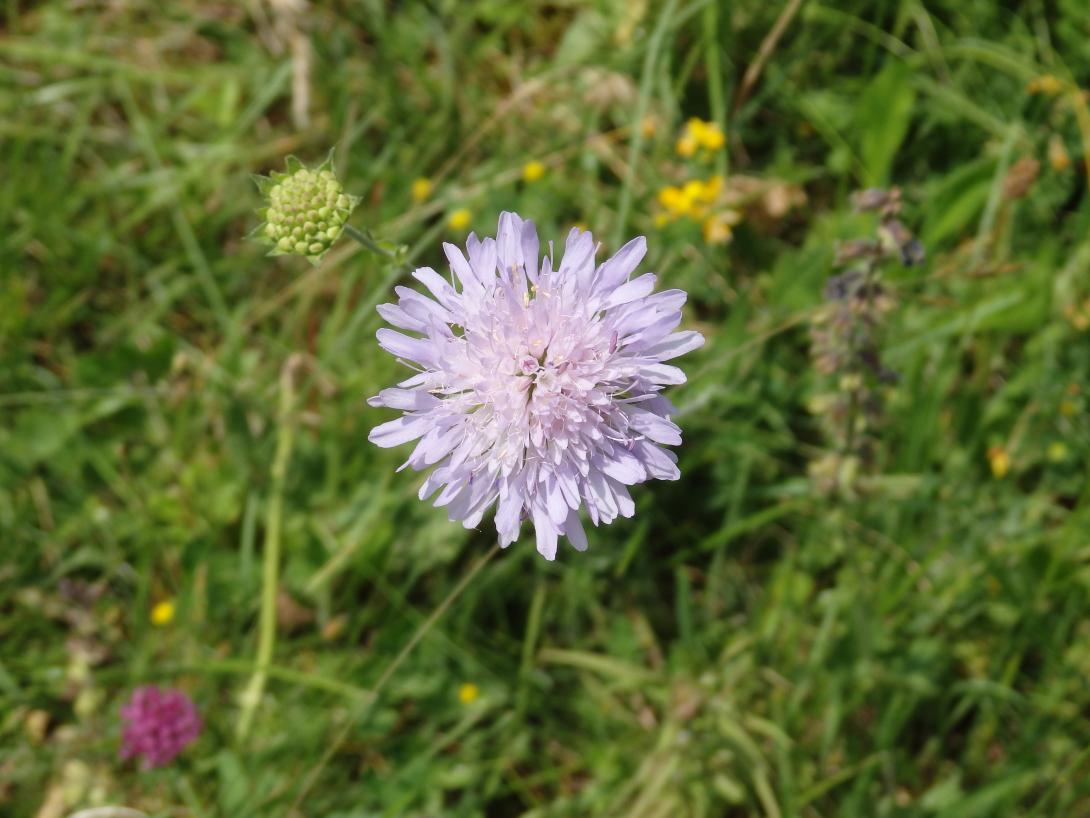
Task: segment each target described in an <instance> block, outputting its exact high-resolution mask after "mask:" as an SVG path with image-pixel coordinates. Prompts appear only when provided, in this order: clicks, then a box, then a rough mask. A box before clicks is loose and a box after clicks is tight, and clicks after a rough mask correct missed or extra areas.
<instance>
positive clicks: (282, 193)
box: [254, 152, 359, 264]
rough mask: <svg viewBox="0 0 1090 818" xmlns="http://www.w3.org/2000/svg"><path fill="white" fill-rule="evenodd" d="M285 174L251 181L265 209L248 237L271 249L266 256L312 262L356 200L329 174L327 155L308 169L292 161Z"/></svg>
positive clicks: (330, 241)
mask: <svg viewBox="0 0 1090 818" xmlns="http://www.w3.org/2000/svg"><path fill="white" fill-rule="evenodd" d="M286 164H287V172H286V173H277V172H275V171H274V172H273V173H272V174H271V175H270V176H255V177H254V181H255V182H256V183H257V187H258V189H259V190H260V191H261V193H262V195H263V196H264V197H265V201H266V207H264V208H263V209H261V210H260V211H258V213H259V214H260V215H261V217H262V218H263V219H264V222H263V223H262V224H261V225H260V226H259V227H258V228H257V230H256V231H255V234H254V237H255V238H258V239H259V240H260V241H262V242H264V243H265V244H268V245H271V246H272V249H271V250H270V251H269V255H270V256H280V255H294V256H306V257H307V258H309V259H310V260H311V262H312V263H314V264H317V263H318V260H319V259H321V257H322V256H323V255H324V254H325V253H326V252H327V251H328V250H329V249H330V248H331V247H332V246H333V244H334V242H336V241H337V239H338V238H339V237H340V235H341V230H342V229H343V228H344V224H345V222H346V221H348V217H349V216H350V215H351V214H352V210H353V209H354V208H355V207H356V205H357V204H358V202H359V199H358V198H357V197H355V196H350V195H349V194H347V193H345V191H344V188H343V187H342V186H341V183H340V180H338V179H337V176H336V174H335V173H334V171H333V154H332V152H331V153H330V155H329V157H328V158H327V159H326V160H325V161H324V162H323V163H322V164H321V165H319V166H318V167H316V168H314V169H313V170H311V169H309V168H306V167H304V166H303V165H302V163H300V162H299V160H298V159H296V158H295V157H294V156H289V157H288V159H287V163H286Z"/></svg>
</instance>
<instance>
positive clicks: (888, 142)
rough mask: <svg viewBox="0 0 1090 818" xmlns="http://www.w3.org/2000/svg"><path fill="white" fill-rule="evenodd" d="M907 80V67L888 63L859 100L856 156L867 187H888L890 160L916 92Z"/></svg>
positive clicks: (905, 128)
mask: <svg viewBox="0 0 1090 818" xmlns="http://www.w3.org/2000/svg"><path fill="white" fill-rule="evenodd" d="M910 80H911V71H910V69H909V68H908V66H907V65H905V64H904V63H903V62H900V61H892V62H889V63H887V64H886V66H885V68H883V69H882V71H881V72H880V73H879V74H878V76H877V77H875V78H874V79H873V80H872V81H871V83H870V84H869V85H868V86H867V87H866V88H865V89H864V91H863V94H862V95H861V97H860V99H859V107H858V108H857V109H856V127H857V128H859V155H860V158H861V159H862V160H863V171H864V173H865V174H866V181H867V184H869V185H878V186H881V185H885V184H888V183H889V174H890V169H891V168H892V166H893V158H894V156H896V154H897V150H898V149H899V148H900V147H901V143H902V142H904V139H905V135H906V134H907V133H908V126H909V124H910V123H911V122H912V109H913V106H914V104H915V101H916V92H915V90H913V88H912V85H911V82H910Z"/></svg>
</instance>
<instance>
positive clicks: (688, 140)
mask: <svg viewBox="0 0 1090 818" xmlns="http://www.w3.org/2000/svg"><path fill="white" fill-rule="evenodd" d="M698 147H700V144H699V143H698V142H697V141H696V137H695V136H693V135H692V134H691V133H689V132H688V131H686V132H685V133H683V134H682V135H681V136H680V137H678V140H677V145H676V146H675V149H676V150H677V153H678V156H684V157H686V158H688V157H690V156H692V155H693V154H694V153H696V149H697V148H698Z"/></svg>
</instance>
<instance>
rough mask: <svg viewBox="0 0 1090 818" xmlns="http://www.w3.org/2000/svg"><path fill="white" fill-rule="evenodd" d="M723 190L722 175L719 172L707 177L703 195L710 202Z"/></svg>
mask: <svg viewBox="0 0 1090 818" xmlns="http://www.w3.org/2000/svg"><path fill="white" fill-rule="evenodd" d="M722 190H723V177H722V176H720V175H719V174H716V175H715V176H710V177H708V181H706V182H705V183H704V196H705V198H706V199H707V200H708V201H709V202H710V201H712V200H713V199H715V198H716V197H717V196H718V195H719V194H720V193H721V192H722Z"/></svg>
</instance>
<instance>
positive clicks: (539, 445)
mask: <svg viewBox="0 0 1090 818" xmlns="http://www.w3.org/2000/svg"><path fill="white" fill-rule="evenodd" d="M444 249H445V250H446V255H447V259H448V260H449V262H450V268H451V271H452V272H453V275H454V277H456V279H457V282H458V285H457V286H456V285H453V284H452V283H450V282H448V281H447V280H446V279H444V278H443V277H442V276H441V275H439V274H438V273H437V272H435V270H433V269H431V268H429V267H423V268H421V269H419V270H417V271H416V272H415V273H413V277H414V278H416V280H417V281H419V282H421V283H422V284H423V285H424V286H425V287H426V288H427V289H428V291H429V292H430V293H431V297H430V298H429V297H428V296H426V295H423V294H421V293H419V292H417V291H416V290H412V289H409V288H408V287H398V288H397V289H396V292H397V294H398V296H400V301H399V302H398V303H397V304H383V305H381V306H380V307H379V308H378V310H379V313H380V314H381V315H382V317H383V318H384V319H386V321H387V322H389V323H390V324H393V325H394V326H395V327H398V328H400V329H402V330H406V331H408V332H409V333H413V334H412V335H406V334H404V333H401V332H396V331H394V330H392V329H385V328H384V329H380V330H379V331H378V341H379V344H380V345H381V346H382V348H383V349H385V350H386V351H387V352H389V353H391V354H393V355H395V356H397V357H398V358H400V359H401V360H402V361H403V362H404V363H406V364H408V365H409V366H411V367H412V368H414V369H416V370H417V373H416V374H415V375H413V376H412V377H411V378H409V379H408V380H406V381H403V382H402V383H400V384H398V386H397V387H396V388H393V389H384V390H382V391H381V392H380V393H379V394H378V396H377V397H374V398H372V399H371V400H370V401H369V402H370V404H371V405H372V406H386V407H389V408H391V409H400V410H402V412H403V414H402V415H401V417H399V418H397V419H396V420H391V421H390V422H388V423H383V424H382V425H381V426H378V427H376V428H374V429H372V430H371V434H370V436H369V439H370V440H371V442H373V443H375V444H377V445H379V446H383V447H388V446H397V445H399V444H401V443H407V442H409V441H411V440H417V439H419V442H418V443H417V444H416V448H415V449H414V450H413V453H412V455H411V456H410V457H409V459H408V461H406V463H405V464H404V465H403V466H402V467H401V468H404V467H405V466H412V467H413V468H414V469H417V470H420V469H425V468H427V467H429V466H434V467H435V468H434V469H433V470H432V472H431V473H430V474H429V475H428V477H427V479H425V481H424V484H423V486H422V487H421V489H420V499H422V500H423V499H426V498H427V497H429V496H430V495H432V494H433V493H434V492H435V491H437V490H439V489H441V491H439V496H438V497H437V498H436V500H435V505H436V506H446V507H447V510H448V513H449V516H450V519H451V520H461V521H462V524H463V525H464V526H465V527H466V528H474V527H476V526H477V524H478V523H480V521H481V518H482V517H483V516H484V514H485V512H486V511H488V509H489V508H491V507H492V505H493V504H496V529H497V531H498V532H499V541H500V545H502V546H505V547H506V546H508V545H510V544H511V543H513V542H514V541H515V540H517V539H518V535H519V526H520V523H521V521H522V520H524V519H528V520H531V521H532V523H533V526H534V528H535V530H536V533H537V550H538V551H539V552H540V553H541V554H542V555H543V556H544V557H545V558H546V559H549V560H551V559H554V558H555V556H556V543H557V538H558V537H559V536H560V535H565V536H566V537H567V538H568V540H569V541H570V542H571V544H572V545H573V546H574V547H575V548H576V549H577V550H579V551H583V550H585V549H586V547H587V537H586V533H585V532H584V531H583V526H582V523H581V522H580V519H579V512H580V508H581V507H586V510H587V514H588V515H589V516H590V519H591V522H593V523H594V524H595V525H598V523H599V522H602V523H611V522H612V521H613V520H614V519H616V518H617V517H618V516H621V517H631V516H632V514H633V513H634V511H635V506H634V504H633V502H632V498H631V496H630V495H629V493H628V486H630V485H633V484H635V483H642V482H643V481H645V480H650V479H652V478H654V479H659V480H676V479H677V478H678V477H679V476H680V472H679V471H678V468H677V465H676V463H677V458H676V457H675V455H674V454H673V452H671V451H669V450H668V449H665V448H663V446H665V445H676V444H678V443H680V442H681V435H680V430H679V429H678V427H677V426H676V425H675V424H674V423H673V422H672V421H671V420H670V415H671V414H673V413H674V412H675V411H676V409H675V408H674V407H673V405H672V404H671V403H670V402H669V401H668V400H667V399H666V398H664V397H663V396H662V395H661V392H662V389H663V387H665V386H667V385H670V384H679V383H684V382H685V375H684V374H683V373H682V371H681V370H680V369H678V368H677V367H676V366H671V365H669V364H667V363H664V362H665V361H668V360H670V359H671V358H676V357H677V356H679V355H681V354H683V353H685V352H688V351H689V350H692V349H696V348H697V347H699V346H701V345H702V344H703V343H704V338H703V337H702V336H701V335H700V333H697V332H674V329H675V328H676V327H677V326H678V324H679V323H680V322H681V305H682V304H684V303H685V293H684V292H682V291H681V290H666V291H664V292H660V293H655V294H653V293H652V290H653V289H654V287H655V276H654V275H652V274H651V273H646V274H644V275H641V276H639V277H638V278H631V275H632V273H633V271H634V270H635V269H636V267H637V265H638V264H639V263H640V261H641V259H642V258H643V256H644V254H645V253H646V251H647V243H646V241H645V240H644V239H643V238H642V237H640V238H637V239H633V240H632V241H630V242H628V244H626V245H625V246H624V247H622V248H621V249H620V250H619V251H618V252H617V254H616V255H614V256H613V257H612V258H610V259H609V260H607V261H605V262H603V263H602V264H599V265H596V264H595V262H594V256H595V253H596V251H597V245H596V244H595V243H594V239H593V237H592V236H591V234H590V233H588V232H583V231H580V230H578V229H573V230H572V231H571V232H570V233H569V234H568V239H567V242H566V245H565V247H564V256H563V258H562V259H561V260H560V264H559V266H558V267H557V266H555V261H554V258H553V253H552V247H551V245H550V248H549V253H548V254H547V255H546V256H545V257H544V258H543V259H541V260H540V261H539V255H538V251H539V244H538V236H537V230H536V228H535V227H534V223H533V222H530V221H524V220H523V219H521V218H519V216H518V215H516V214H514V213H503V214H502V215H501V216H500V222H499V229H498V231H497V236H496V238H495V240H493V239H491V238H486V239H484V240H483V241H482V240H479V239H478V238H477V237H476V236H475V235H473V234H470V236H469V238H468V240H467V242H466V249H467V251H468V255H469V258H468V259H467V258H466V257H465V256H463V255H462V252H461V251H460V250H459V249H458V248H456V247H454V246H453V245H451V244H445V245H444ZM451 280H452V281H453V280H454V278H452V279H451ZM399 470H400V469H399Z"/></svg>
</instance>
